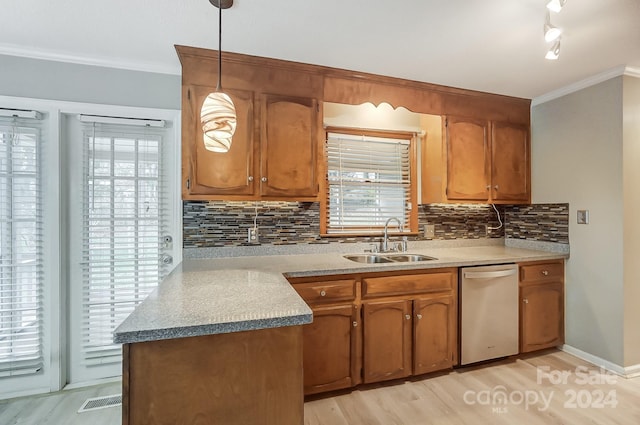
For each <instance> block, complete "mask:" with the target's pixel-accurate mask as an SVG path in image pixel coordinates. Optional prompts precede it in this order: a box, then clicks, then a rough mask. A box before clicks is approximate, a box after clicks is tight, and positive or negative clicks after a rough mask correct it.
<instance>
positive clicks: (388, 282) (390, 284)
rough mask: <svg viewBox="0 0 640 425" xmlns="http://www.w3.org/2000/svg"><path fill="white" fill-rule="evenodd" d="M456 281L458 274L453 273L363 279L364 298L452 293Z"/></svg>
mask: <svg viewBox="0 0 640 425" xmlns="http://www.w3.org/2000/svg"><path fill="white" fill-rule="evenodd" d="M455 281H456V273H455V272H452V271H447V272H441V273H427V274H412V275H405V276H389V277H371V278H364V279H362V298H371V297H380V296H389V295H400V294H415V293H423V292H443V291H451V290H452V289H453V286H454V284H455Z"/></svg>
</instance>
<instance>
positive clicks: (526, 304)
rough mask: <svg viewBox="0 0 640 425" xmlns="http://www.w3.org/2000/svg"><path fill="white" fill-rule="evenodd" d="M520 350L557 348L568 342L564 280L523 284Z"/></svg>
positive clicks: (521, 288)
mask: <svg viewBox="0 0 640 425" xmlns="http://www.w3.org/2000/svg"><path fill="white" fill-rule="evenodd" d="M520 298H521V300H520V301H521V303H520V325H521V329H520V336H521V340H520V352H522V353H527V352H529V351H535V350H541V349H543V348H549V347H555V346H557V345H560V344H562V343H563V342H564V291H563V283H562V282H552V283H545V284H541V285H527V286H522V287H520Z"/></svg>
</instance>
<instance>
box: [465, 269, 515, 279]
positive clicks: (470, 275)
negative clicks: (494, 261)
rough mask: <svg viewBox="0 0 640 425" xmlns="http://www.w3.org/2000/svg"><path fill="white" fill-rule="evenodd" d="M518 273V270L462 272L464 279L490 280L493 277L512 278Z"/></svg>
mask: <svg viewBox="0 0 640 425" xmlns="http://www.w3.org/2000/svg"><path fill="white" fill-rule="evenodd" d="M517 272H518V269H509V270H496V271H490V272H472V271H468V270H465V271H464V272H463V275H464V278H465V279H492V278H494V277H505V276H512V275H514V274H516V273H517Z"/></svg>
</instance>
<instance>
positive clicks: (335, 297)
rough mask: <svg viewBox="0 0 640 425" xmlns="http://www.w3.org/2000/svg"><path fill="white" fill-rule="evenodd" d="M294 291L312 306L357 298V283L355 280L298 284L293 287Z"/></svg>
mask: <svg viewBox="0 0 640 425" xmlns="http://www.w3.org/2000/svg"><path fill="white" fill-rule="evenodd" d="M293 289H295V290H296V291H297V292H298V294H299V295H300V296H301V297H302V299H304V300H305V301H306V302H308V303H311V304H317V303H329V302H338V301H350V300H353V299H355V297H356V281H355V280H353V279H347V280H334V281H328V282H312V283H298V284H295V285H293Z"/></svg>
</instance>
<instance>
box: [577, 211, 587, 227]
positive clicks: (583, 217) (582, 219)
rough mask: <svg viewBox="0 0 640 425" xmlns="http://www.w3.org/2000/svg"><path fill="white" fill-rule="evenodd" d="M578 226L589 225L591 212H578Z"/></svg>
mask: <svg viewBox="0 0 640 425" xmlns="http://www.w3.org/2000/svg"><path fill="white" fill-rule="evenodd" d="M578 224H589V210H578Z"/></svg>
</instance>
